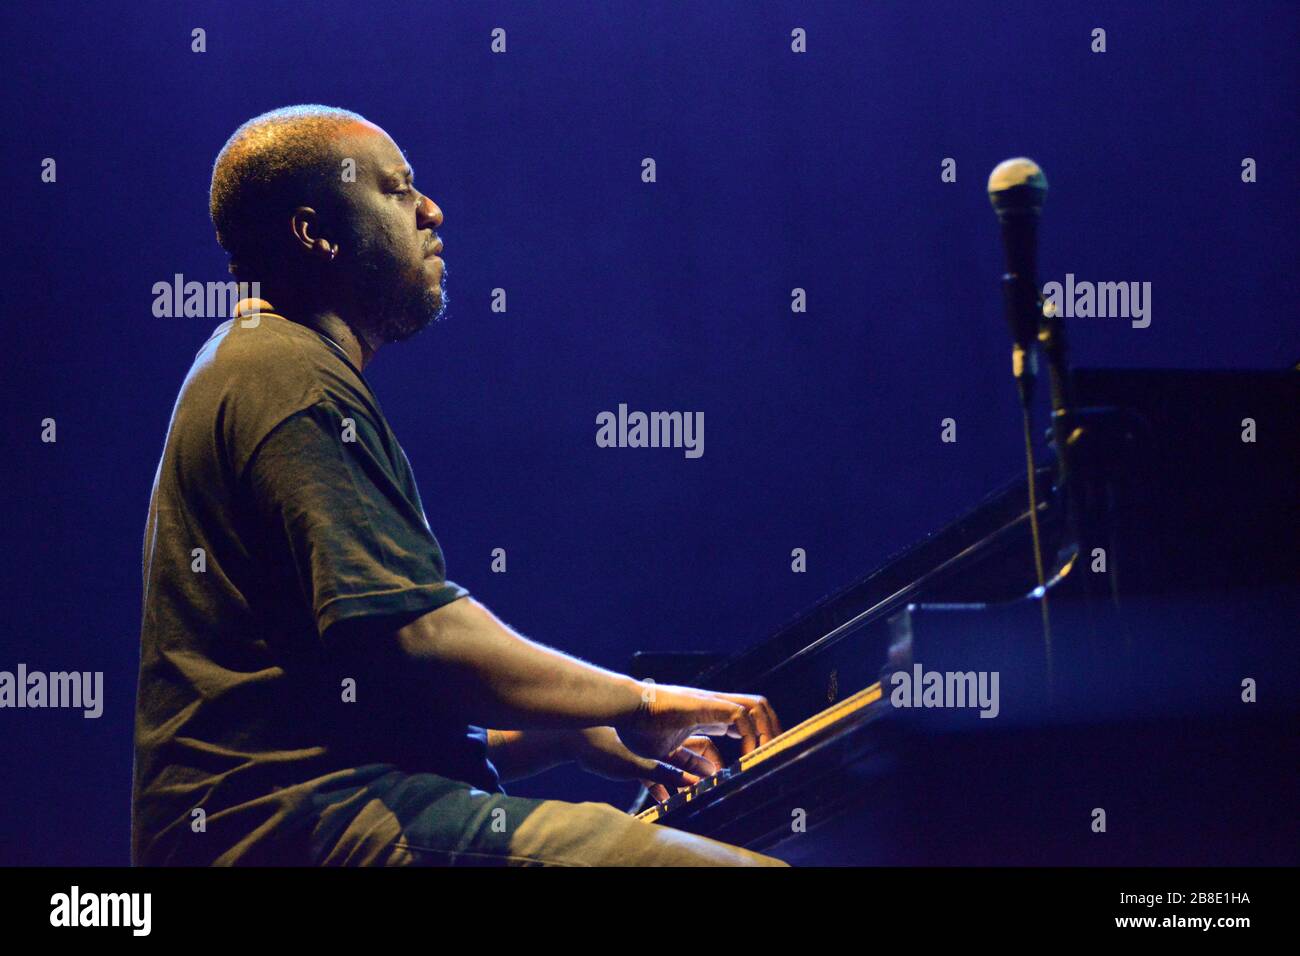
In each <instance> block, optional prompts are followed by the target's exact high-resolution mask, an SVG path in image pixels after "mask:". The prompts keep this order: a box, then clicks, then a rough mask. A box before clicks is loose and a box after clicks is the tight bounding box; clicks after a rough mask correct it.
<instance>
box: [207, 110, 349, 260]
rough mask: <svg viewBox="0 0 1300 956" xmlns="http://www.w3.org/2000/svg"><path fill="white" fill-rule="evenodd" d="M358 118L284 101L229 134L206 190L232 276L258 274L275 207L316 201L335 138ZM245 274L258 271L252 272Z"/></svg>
mask: <svg viewBox="0 0 1300 956" xmlns="http://www.w3.org/2000/svg"><path fill="white" fill-rule="evenodd" d="M358 124H365V125H367V126H369V125H370V124H369V123H368V122H367V121H366V119H365V118H364V117H362V116H361V115H359V114H357V113H353V112H352V111H351V110H344V109H338V108H336V107H333V106H319V105H315V104H310V105H305V106H286V107H284V108H282V109H278V110H272V111H271V112H269V113H263V114H262V115H261V116H255V117H253V118H252V119H251V120H249V121H248V122H247V123H244V124H243V125H242V126H240V127H239V129H237V130H235V132H234V133H233V134H231V137H230V139H228V140H226V145H225V146H223V147H222V148H221V152H220V153H218V154H217V161H216V163H214V164H213V167H212V185H211V188H210V190H209V194H208V205H209V211H210V213H211V215H212V223H213V225H214V226H216V229H217V241H218V242H219V243H221V247H222V248H223V249H225V250H226V252H228V253H229V254H230V260H231V261H230V271H231V272H233V273H234V274H235V275H240V274H241V272H243V273H256V272H257V271H259V270H260V268H261V267H262V265H263V262H264V260H265V259H266V257H267V253H268V243H267V239H268V236H269V232H270V229H271V227H272V222H271V221H270V220H272V219H278V218H280V217H277V216H275V215H274V214H275V213H277V212H281V213H284V214H286V215H287V213H288V212H289V211H291V210H292V209H293V208H294V207H295V206H297V205H300V204H306V205H314V204H319V203H320V202H321V201H322V197H324V196H328V195H329V193H330V192H332V191H333V190H334V189H335V188H336V184H337V183H338V181H339V177H340V167H339V162H340V157H341V151H340V149H339V146H338V142H339V139H340V137H341V136H343V135H346V134H347V133H348V131H349V130H355V129H356V128H357V125H358ZM244 277H245V278H257V276H256V275H255V274H254V275H247V276H244Z"/></svg>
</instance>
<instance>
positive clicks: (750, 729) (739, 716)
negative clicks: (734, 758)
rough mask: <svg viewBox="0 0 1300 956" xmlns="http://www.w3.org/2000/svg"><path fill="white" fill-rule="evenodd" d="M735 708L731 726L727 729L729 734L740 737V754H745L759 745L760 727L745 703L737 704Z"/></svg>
mask: <svg viewBox="0 0 1300 956" xmlns="http://www.w3.org/2000/svg"><path fill="white" fill-rule="evenodd" d="M734 706H735V710H734V711H733V712H732V715H731V727H730V728H729V729H728V730H727V736H729V737H739V738H740V755H741V756H742V757H743V756H745V754H747V753H749V752H750V751H752V750H754V749H755V748H756V747H758V727H757V726H756V725H755V723H754V718H753V717H752V716H751V715H750V713H749V708H748V707H746V706H744V705H743V704H736V705H734Z"/></svg>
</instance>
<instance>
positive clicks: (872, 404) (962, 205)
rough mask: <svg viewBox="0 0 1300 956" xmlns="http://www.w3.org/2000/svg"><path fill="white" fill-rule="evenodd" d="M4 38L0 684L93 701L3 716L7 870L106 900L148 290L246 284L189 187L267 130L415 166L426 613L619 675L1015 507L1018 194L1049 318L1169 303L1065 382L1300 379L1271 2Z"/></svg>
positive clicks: (327, 13) (405, 371)
mask: <svg viewBox="0 0 1300 956" xmlns="http://www.w3.org/2000/svg"><path fill="white" fill-rule="evenodd" d="M2 26H3V29H2V31H0V32H2V33H3V41H0V42H2V43H3V49H0V53H2V54H3V61H4V64H5V65H4V67H3V70H4V76H3V80H4V82H3V93H2V94H0V95H3V97H4V106H5V110H4V113H5V123H4V127H3V136H4V144H3V149H4V152H3V156H4V160H5V176H4V184H5V187H6V188H5V196H4V202H3V212H2V213H0V221H2V222H3V238H4V245H3V255H2V256H0V268H3V273H4V282H3V288H2V291H0V296H2V299H0V306H2V312H0V315H2V316H3V322H4V339H3V346H4V348H3V355H4V359H3V363H4V369H3V379H4V382H5V384H6V386H7V387H6V395H5V408H4V423H5V436H4V441H5V445H4V450H5V455H4V460H5V474H4V482H3V495H4V505H5V507H4V513H3V525H4V532H3V534H4V548H3V583H4V595H5V607H4V614H3V618H2V621H0V635H2V639H3V646H2V647H0V669H6V670H11V671H12V670H14V669H15V668H16V666H17V664H18V663H19V662H24V663H26V664H27V665H28V667H30V668H32V669H37V670H47V671H48V670H89V671H103V672H104V675H105V697H106V709H105V713H104V716H103V717H102V718H100V719H99V720H97V721H96V720H85V719H83V718H82V717H81V715H80V712H72V711H56V710H49V711H27V710H24V711H18V710H6V711H3V712H0V763H2V766H0V863H61V864H86V863H105V864H118V863H125V862H126V861H127V856H128V819H129V802H130V771H131V730H132V712H133V706H134V700H133V695H134V682H135V670H136V664H137V642H138V628H139V612H140V587H141V571H140V557H141V544H142V535H143V528H144V520H145V511H146V506H147V503H148V497H149V489H150V485H151V482H152V478H153V474H154V469H155V467H156V465H157V461H158V457H159V454H160V452H161V447H162V439H163V436H164V433H165V430H166V426H167V421H168V416H169V413H170V411H171V406H172V402H173V400H174V398H175V395H176V391H177V388H178V387H179V384H180V381H181V378H182V376H183V375H184V373H185V371H186V369H187V368H188V365H189V363H190V360H191V359H192V357H193V355H194V353H195V351H196V350H197V349H198V347H199V346H200V345H201V344H202V342H203V341H204V340H205V339H206V338H207V337H208V335H209V334H210V332H211V330H212V328H213V327H214V326H215V325H216V324H217V322H216V321H215V320H197V319H185V318H174V319H158V318H155V317H154V316H153V315H152V304H153V293H152V291H151V290H152V286H153V284H154V283H155V282H158V281H170V279H171V277H172V275H173V274H174V273H177V272H180V273H183V274H184V276H185V277H186V279H197V280H199V281H209V280H217V281H224V280H226V279H227V278H228V276H227V274H226V272H225V257H224V255H223V253H222V252H221V250H220V249H219V248H218V246H217V245H216V242H215V240H214V238H213V233H212V227H211V224H210V223H209V221H208V217H207V188H208V178H209V174H210V169H211V164H212V161H213V159H214V157H215V155H216V153H217V150H218V149H219V148H220V147H221V145H222V143H223V142H224V141H225V139H226V137H227V136H228V135H229V134H230V133H231V132H232V131H233V130H234V128H235V127H236V126H237V125H238V124H239V123H241V122H242V121H244V120H246V119H248V118H250V117H251V116H253V115H255V114H257V113H260V112H262V111H264V110H267V109H271V108H274V107H278V106H284V105H289V104H293V103H300V102H319V103H325V104H329V105H335V106H343V107H347V108H349V109H353V110H356V111H358V112H360V113H362V114H364V115H365V116H367V117H368V118H370V119H371V120H373V121H375V122H376V123H378V124H380V125H381V126H383V127H384V128H385V129H387V130H388V131H389V132H390V133H391V134H392V136H393V137H394V139H395V140H396V141H397V142H398V144H399V145H400V146H402V148H403V149H404V150H406V152H407V154H408V156H409V157H410V159H411V161H412V163H413V165H414V167H415V170H416V183H417V185H418V186H419V187H420V188H421V189H422V190H423V191H424V192H426V193H427V194H429V195H430V196H431V197H432V198H433V199H434V200H435V201H436V202H437V203H438V204H439V205H440V206H441V208H442V209H443V211H444V214H445V216H446V222H445V223H444V225H443V227H442V229H441V230H440V234H441V235H442V236H443V238H444V241H445V243H446V253H445V259H446V262H447V266H448V293H449V295H448V304H449V309H448V315H447V318H446V320H445V321H444V322H442V323H440V324H438V325H437V326H435V327H433V328H430V329H429V330H427V331H426V332H424V333H423V334H421V335H420V336H419V337H417V338H415V339H413V340H411V341H410V342H408V343H406V344H404V345H401V346H395V347H391V348H389V349H387V350H385V351H384V352H383V353H381V355H380V356H379V358H378V359H377V360H376V362H375V363H374V365H372V366H371V368H370V369H369V370H368V371H367V377H368V378H369V380H370V381H371V383H372V384H373V386H374V387H375V390H376V391H377V393H378V395H379V397H380V400H381V402H382V403H383V405H384V408H385V411H386V412H387V414H388V417H389V419H390V421H391V422H392V425H393V427H394V429H395V430H396V432H397V434H398V436H399V437H400V438H401V439H402V441H403V444H404V446H405V448H406V451H407V453H408V455H409V457H410V459H411V462H412V464H413V466H414V468H415V472H416V476H417V478H418V479H419V481H420V487H421V490H422V493H423V495H424V499H425V507H426V511H427V513H428V517H429V520H430V522H431V524H432V525H433V528H434V530H435V532H436V533H437V535H438V537H439V539H440V541H441V543H442V545H443V548H444V551H445V552H446V555H447V560H448V573H449V577H450V578H451V579H452V580H454V581H456V582H458V583H460V584H463V585H465V586H466V587H468V588H469V589H470V590H471V591H472V592H473V593H474V594H475V595H477V596H478V597H479V598H480V599H481V600H483V601H484V602H485V603H487V604H488V605H489V606H490V607H492V608H493V609H494V610H496V612H497V613H498V614H500V615H501V616H502V617H503V618H504V619H505V620H506V621H508V622H509V623H511V624H513V625H514V626H516V627H518V628H519V629H521V630H522V631H524V632H525V633H527V634H528V635H530V636H532V637H535V638H537V639H539V640H542V641H544V642H546V643H549V644H553V645H555V646H558V647H560V648H563V649H565V650H567V651H570V652H573V653H575V654H578V655H581V656H583V657H585V658H587V659H590V660H593V661H595V662H597V663H600V664H603V665H607V666H611V667H615V668H620V669H622V668H625V667H626V666H627V662H628V658H629V656H630V654H631V653H632V652H633V651H635V650H638V649H655V650H673V649H714V650H735V649H739V648H741V647H744V646H747V645H749V644H752V643H754V642H756V641H758V640H760V639H761V638H763V637H764V636H766V635H768V634H769V633H771V632H772V631H774V630H775V629H776V628H777V626H779V625H780V624H781V623H782V622H784V621H786V620H787V619H789V618H790V617H791V616H792V615H794V614H795V613H797V612H798V611H800V610H801V609H803V608H805V607H807V606H808V605H810V604H812V603H814V602H815V601H817V599H818V598H819V597H821V596H822V595H823V594H825V593H826V592H827V591H829V590H832V589H834V588H836V587H838V586H840V585H842V584H844V583H846V582H847V581H848V580H849V579H850V578H851V577H853V576H855V575H857V574H860V573H861V572H864V571H866V570H868V569H869V568H871V567H872V566H874V565H876V564H878V563H880V562H881V561H882V560H883V559H885V558H886V557H888V556H889V555H890V554H891V553H893V552H894V551H896V550H898V549H899V548H901V547H904V546H906V545H908V544H909V543H911V542H913V541H914V540H916V539H917V538H919V537H920V536H922V535H924V534H926V533H928V532H930V531H933V530H935V529H936V528H937V527H939V526H940V525H941V524H942V523H944V522H945V521H947V520H949V519H951V518H953V517H955V516H956V515H958V514H960V513H961V512H962V511H964V510H965V509H966V508H968V507H969V506H970V505H971V504H973V503H974V501H975V500H976V499H978V498H979V497H980V496H981V495H982V494H983V493H984V492H986V491H987V490H989V489H990V488H991V487H992V486H993V485H994V484H995V483H997V482H999V481H1000V480H1002V479H1004V478H1006V477H1009V476H1011V475H1013V474H1015V473H1017V472H1018V471H1019V470H1020V468H1021V467H1022V464H1021V457H1020V456H1021V453H1022V450H1021V446H1020V441H1021V438H1020V432H1019V430H1018V429H1019V420H1018V414H1017V410H1016V404H1015V398H1014V391H1013V388H1012V385H1011V382H1010V378H1009V375H1008V370H1009V362H1008V357H1007V353H1008V343H1007V334H1006V331H1005V328H1004V326H1003V323H1002V318H1001V315H1000V300H999V290H998V276H999V274H1000V271H1001V258H1000V249H999V245H998V239H997V232H996V225H995V220H994V217H993V215H992V213H991V211H990V209H989V205H988V200H987V198H986V196H985V181H986V177H987V175H988V172H989V170H990V169H991V168H992V167H993V166H994V165H995V164H996V163H997V162H999V161H1000V160H1002V159H1005V158H1007V157H1009V156H1014V155H1019V154H1027V155H1030V156H1033V157H1034V158H1035V159H1036V160H1038V161H1039V162H1040V163H1041V164H1042V166H1043V168H1044V170H1045V171H1046V173H1047V176H1048V179H1049V181H1050V183H1051V195H1050V197H1049V199H1048V203H1047V207H1046V210H1045V214H1044V216H1045V218H1044V222H1043V228H1042V254H1041V259H1042V268H1041V277H1040V278H1041V280H1042V281H1047V280H1051V279H1055V280H1058V281H1060V280H1063V279H1064V276H1065V273H1067V272H1073V273H1074V274H1075V275H1076V277H1077V278H1079V279H1081V280H1090V281H1134V280H1136V281H1149V282H1151V283H1152V284H1153V295H1152V323H1151V326H1150V327H1149V328H1147V329H1133V328H1131V327H1130V325H1129V322H1128V320H1125V319H1076V320H1074V322H1073V323H1072V326H1071V335H1072V345H1073V349H1074V358H1075V360H1076V363H1077V364H1084V365H1115V366H1128V367H1138V366H1164V367H1195V368H1227V367H1258V368H1269V367H1282V366H1286V365H1288V364H1291V363H1293V362H1294V361H1295V360H1296V359H1297V358H1300V349H1298V348H1297V344H1296V331H1297V307H1296V302H1297V291H1298V290H1297V280H1296V264H1297V257H1296V224H1297V221H1300V216H1298V213H1300V192H1298V191H1297V188H1296V185H1297V182H1298V181H1300V178H1298V177H1297V172H1298V169H1297V166H1298V165H1300V156H1298V155H1297V149H1296V146H1297V137H1296V130H1297V115H1296V112H1297V111H1296V90H1297V89H1300V82H1298V81H1300V77H1297V72H1298V71H1297V63H1298V59H1297V56H1296V50H1297V49H1298V48H1300V47H1298V43H1300V36H1297V33H1298V32H1300V30H1298V29H1297V28H1298V26H1300V15H1298V14H1297V5H1296V4H1295V3H1293V2H1283V3H1266V2H1256V0H1248V2H1237V3H1192V2H1177V3H1172V2H1171V3H1142V4H1133V3H1131V2H1124V3H1086V4H1083V3H1079V4H1074V3H1068V4H1067V3H1014V2H997V3H984V2H974V0H961V2H935V0H928V2H922V3H912V2H901V0H899V2H873V3H860V2H825V3H816V4H811V3H802V4H801V3H706V4H700V3H690V2H646V3H637V4H630V3H628V4H622V3H615V4H606V3H594V2H591V3H587V2H583V3H578V2H568V0H565V2H555V3H547V4H541V3H522V2H518V3H516V2H511V3H501V2H497V3H468V2H463V3H462V2H456V3H431V2H430V3H411V4H403V5H397V4H388V3H344V2H340V0H318V2H314V3H310V4H279V3H270V2H260V3H252V2H244V0H241V2H226V3H219V4H217V3H214V4H171V3H168V4H162V3H157V4H155V3H132V4H98V3H97V4H86V5H79V4H70V3H63V2H55V3H41V4H33V5H31V6H30V7H29V8H27V9H22V8H20V7H19V6H17V5H10V4H6V5H5V8H4V12H3V24H2ZM195 27H202V28H204V29H205V30H206V31H207V52H206V53H202V54H198V53H193V52H191V50H190V44H191V37H190V31H191V30H192V29H193V28H195ZM496 27H502V28H504V29H505V30H506V31H507V36H508V48H509V52H508V53H507V54H505V55H493V54H492V53H491V52H490V49H489V43H490V39H491V37H490V33H491V31H492V30H493V29H494V28H496ZM795 27H803V28H805V29H806V30H807V32H808V45H809V52H808V53H806V54H804V55H796V54H794V53H792V52H791V50H790V42H791V41H790V31H791V30H792V29H793V28H795ZM1094 27H1103V28H1105V30H1106V31H1107V52H1106V53H1104V54H1094V53H1092V52H1091V51H1090V44H1091V36H1090V33H1091V30H1092V29H1093V28H1094ZM47 156H49V157H54V158H55V159H56V160H57V162H58V181H57V183H56V184H44V183H42V182H41V181H40V172H41V161H42V159H43V158H44V157H47ZM646 156H651V157H653V158H654V159H655V160H656V162H657V164H658V182H657V183H654V184H645V183H642V182H641V181H640V164H641V160H642V159H643V158H644V157H646ZM1247 156H1249V157H1253V158H1255V159H1256V160H1257V162H1258V182H1256V183H1253V184H1244V183H1243V182H1242V181H1241V175H1240V174H1241V161H1242V159H1243V158H1244V157H1247ZM945 157H952V158H954V159H956V161H957V181H956V182H955V183H944V182H941V180H940V164H941V162H942V161H943V159H944V158H945ZM796 286H797V287H801V288H804V289H806V290H807V295H808V306H809V307H808V312H807V313H806V314H795V313H792V312H791V311H790V292H791V289H792V288H794V287H796ZM496 287H501V288H504V289H505V290H506V291H507V295H508V305H509V311H508V312H507V313H506V314H495V313H493V312H491V311H490V308H489V305H490V295H491V290H492V289H494V288H496ZM620 402H626V403H627V404H628V406H629V408H631V409H639V410H643V411H653V410H681V411H697V410H698V411H703V412H704V413H705V453H704V456H703V458H700V459H696V460H690V459H686V458H685V457H684V455H683V453H682V451H680V450H670V449H618V450H615V449H601V448H597V447H596V445H595V431H596V428H595V416H596V415H597V413H598V412H600V411H602V410H616V409H617V406H618V404H619V403H620ZM47 416H48V417H53V418H55V419H56V420H57V423H58V442H57V443H56V444H44V443H42V442H41V441H40V422H41V419H43V418H45V417H47ZM945 417H953V418H955V419H956V420H957V423H958V425H957V428H958V441H957V442H956V443H955V444H944V443H941V442H940V440H939V432H940V421H941V419H943V418H945ZM496 547H501V548H505V549H506V551H507V554H508V568H509V570H508V572H507V573H506V574H493V573H491V572H490V570H489V561H490V552H491V551H492V549H493V548H496ZM795 547H802V548H805V549H806V550H807V553H808V570H807V572H806V573H804V574H794V573H792V572H791V569H790V560H791V559H790V552H791V549H792V548H795ZM726 689H736V690H739V689H741V688H726ZM287 716H288V717H289V718H291V717H292V715H287ZM511 790H512V792H517V793H526V794H546V795H551V796H557V797H563V798H569V799H575V798H584V799H585V798H595V799H608V800H610V801H612V802H615V803H617V804H620V805H622V804H624V803H625V802H626V801H627V800H628V799H629V798H630V796H631V794H632V788H631V787H629V786H626V785H617V784H609V783H606V782H604V781H599V780H594V779H588V778H585V777H582V776H581V775H580V774H577V773H576V772H569V771H555V772H552V773H550V774H548V775H545V776H543V777H540V778H537V779H536V780H534V781H530V782H528V783H527V784H521V785H516V786H514V787H512V788H511Z"/></svg>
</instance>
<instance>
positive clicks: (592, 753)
mask: <svg viewBox="0 0 1300 956" xmlns="http://www.w3.org/2000/svg"><path fill="white" fill-rule="evenodd" d="M572 757H573V759H574V760H575V761H576V762H577V764H578V766H579V767H581V768H582V769H583V770H586V771H587V772H588V773H594V774H596V775H597V776H600V777H605V778H606V779H608V780H639V781H641V783H643V784H644V785H645V786H646V788H647V789H649V791H650V794H651V796H653V797H654V798H655V799H656V800H658V801H660V802H663V801H664V800H667V799H668V797H669V794H671V793H674V792H676V791H677V790H679V789H681V788H682V787H689V786H692V785H694V784H696V783H699V782H700V780H702V779H703V778H704V777H708V776H711V775H713V774H715V773H717V772H718V770H720V769H721V768H722V755H721V754H719V753H718V748H717V747H716V746H714V744H713V741H712V740H710V739H709V738H708V737H689V738H687V739H686V741H684V742H683V744H682V746H681V747H679V748H677V750H675V751H674V752H672V753H670V754H668V755H667V757H666V758H665V759H664V760H655V759H653V758H650V757H642V756H638V755H637V754H635V753H633V752H632V751H631V750H629V749H628V748H627V747H626V746H625V745H624V744H623V741H622V740H620V739H619V736H618V734H617V733H616V732H615V730H614V728H613V727H588V728H586V729H584V730H581V731H578V733H577V735H576V737H575V738H574V745H573V753H572Z"/></svg>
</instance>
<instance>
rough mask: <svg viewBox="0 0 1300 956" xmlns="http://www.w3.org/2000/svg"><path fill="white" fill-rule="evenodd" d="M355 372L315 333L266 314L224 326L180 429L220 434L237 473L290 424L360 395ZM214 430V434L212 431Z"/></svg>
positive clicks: (202, 360) (188, 388)
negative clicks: (280, 428) (263, 443)
mask: <svg viewBox="0 0 1300 956" xmlns="http://www.w3.org/2000/svg"><path fill="white" fill-rule="evenodd" d="M361 387H362V386H361V383H360V381H359V380H357V376H356V374H355V372H353V371H352V369H351V368H350V367H349V366H348V364H347V363H346V362H344V361H343V360H342V359H341V358H339V357H338V356H336V355H335V354H334V353H333V350H332V349H331V348H330V346H328V345H326V344H325V343H324V341H323V340H322V339H321V338H320V336H319V335H317V334H316V333H315V332H313V331H312V330H310V329H307V328H304V327H303V326H301V325H298V324H297V323H294V322H291V321H290V320H288V319H285V318H283V317H281V316H278V315H274V314H269V313H264V314H262V315H260V316H257V317H256V321H255V322H254V321H253V320H252V319H251V318H250V319H248V320H241V319H232V320H230V321H228V322H225V323H223V324H222V325H220V326H218V328H217V330H216V331H215V332H214V333H213V335H212V337H211V338H210V339H209V340H208V341H207V342H206V343H205V344H204V346H203V347H202V348H201V349H200V350H199V353H198V355H197V356H196V358H195V360H194V364H193V366H192V367H191V369H190V373H189V375H188V376H187V377H186V380H185V384H184V385H183V386H182V389H181V398H180V402H179V403H178V407H177V412H178V416H179V420H178V422H177V424H178V425H185V424H186V423H188V425H189V426H190V427H192V428H197V429H198V430H199V431H202V432H207V433H209V434H214V436H215V438H216V439H217V441H218V443H219V445H220V446H221V448H222V449H223V450H224V454H225V457H226V459H227V461H228V462H229V463H230V464H231V465H232V466H233V467H234V469H235V471H236V473H240V472H242V469H243V465H244V464H246V463H247V460H248V458H249V457H250V456H251V455H252V453H253V451H254V450H255V449H256V448H257V446H258V445H259V444H260V442H261V441H262V440H263V439H264V438H265V437H266V436H267V435H268V434H270V433H271V432H272V431H273V430H275V428H276V427H277V426H278V425H280V424H281V423H282V422H284V421H285V420H286V419H288V418H290V417H292V416H294V415H296V414H298V413H299V412H301V411H304V410H305V409H310V408H313V407H315V406H318V405H321V404H322V403H326V404H339V405H343V406H345V407H346V406H349V405H352V404H353V403H354V401H356V400H357V397H359V395H360V389H361ZM208 429H213V431H212V432H208Z"/></svg>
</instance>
